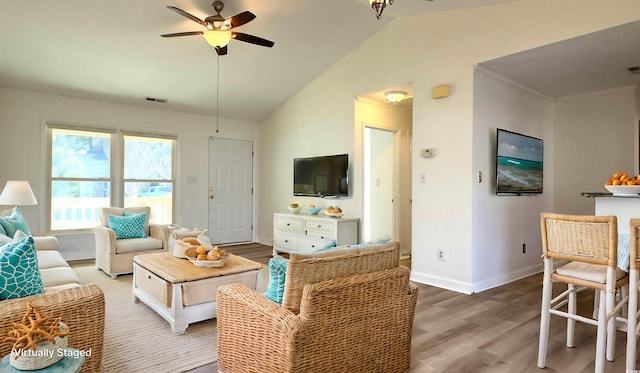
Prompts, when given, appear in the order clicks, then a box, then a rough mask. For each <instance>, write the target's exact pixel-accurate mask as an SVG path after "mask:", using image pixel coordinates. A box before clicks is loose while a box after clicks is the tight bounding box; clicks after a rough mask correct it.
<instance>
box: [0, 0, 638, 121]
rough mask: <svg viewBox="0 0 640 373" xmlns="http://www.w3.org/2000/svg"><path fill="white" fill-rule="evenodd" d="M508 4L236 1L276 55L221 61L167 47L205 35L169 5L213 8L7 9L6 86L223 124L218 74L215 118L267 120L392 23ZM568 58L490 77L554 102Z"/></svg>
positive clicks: (499, 65) (115, 3)
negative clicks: (377, 6)
mask: <svg viewBox="0 0 640 373" xmlns="http://www.w3.org/2000/svg"><path fill="white" fill-rule="evenodd" d="M507 1H514V0H435V1H433V2H429V1H425V0H396V1H395V2H394V4H393V5H391V6H387V8H386V9H385V11H384V14H383V16H382V19H380V20H377V19H376V17H375V14H374V12H373V10H372V9H370V8H369V5H368V1H367V0H323V1H322V2H321V3H318V2H313V1H300V0H278V1H259V0H229V1H227V2H226V3H225V8H224V10H223V11H222V15H223V16H224V17H230V16H232V15H235V14H238V13H240V12H243V11H245V10H249V11H251V12H253V13H254V14H255V15H256V16H257V18H256V19H254V20H253V21H251V22H250V23H247V24H245V25H243V26H241V27H239V28H238V29H237V30H236V31H239V32H243V33H247V34H252V35H255V36H259V37H262V38H265V39H268V40H272V41H274V42H275V46H274V47H273V48H265V47H261V46H256V45H252V44H248V43H243V42H240V41H238V40H232V41H231V42H230V43H229V46H228V55H226V56H221V57H218V56H217V54H216V53H215V51H214V49H213V48H212V47H210V46H209V45H208V44H207V43H206V42H205V41H204V40H203V39H202V38H201V37H199V36H186V37H179V38H162V37H160V35H161V34H166V33H173V32H181V31H199V30H202V26H200V25H198V24H197V23H195V22H193V21H191V20H189V19H187V18H185V17H182V16H180V15H178V14H177V13H175V12H173V11H171V10H169V9H167V6H168V5H172V6H176V7H178V8H181V9H183V10H185V11H187V12H189V13H191V14H193V15H195V16H196V17H199V18H201V19H203V18H205V17H206V16H208V15H213V14H215V11H214V9H213V7H212V5H211V4H212V0H175V1H166V0H161V1H157V0H153V1H152V0H136V1H130V0H109V1H97V0H58V1H51V0H28V1H25V0H2V1H0V41H1V44H0V45H1V47H0V85H2V86H7V87H14V88H21V89H30V90H36V91H42V92H49V93H55V94H61V95H68V96H76V97H84V98H89V99H96V100H102V101H109V102H117V103H126V104H133V105H142V106H149V107H160V108H165V109H168V110H178V111H186V112H193V113H201V114H209V115H215V113H216V109H217V105H216V102H217V84H216V83H217V81H218V74H219V115H220V116H222V117H229V118H237V119H244V120H253V121H259V120H261V119H262V118H264V117H265V116H266V115H268V114H269V113H270V112H272V111H273V110H274V109H275V108H277V107H278V106H279V105H281V104H282V103H283V102H285V101H286V100H287V99H289V98H290V97H291V96H292V95H294V94H295V93H296V92H297V91H298V90H300V89H301V88H302V87H304V86H305V85H306V84H307V83H309V82H310V81H311V80H313V79H314V78H315V77H316V76H318V75H319V74H321V73H322V72H323V71H325V70H326V69H327V68H329V67H330V66H331V65H333V64H335V63H336V62H337V61H338V60H339V59H340V58H341V57H342V56H344V55H345V54H347V53H348V52H349V51H351V50H353V49H354V48H356V47H357V46H358V45H359V44H360V43H362V42H363V41H364V40H366V39H367V38H369V37H370V36H371V35H373V33H375V32H377V31H378V30H380V29H381V28H382V27H384V26H385V25H386V24H388V23H389V22H390V21H391V20H393V19H396V18H401V17H405V16H410V15H415V14H421V13H427V12H441V11H449V10H455V9H459V8H464V7H472V6H486V5H491V4H495V3H502V2H507ZM634 31H635V32H636V34H635V35H639V34H638V32H637V30H635V29H634ZM637 39H638V38H635V39H634V40H627V39H625V41H626V42H631V41H635V42H637V41H638V40H637ZM589 42H593V43H597V42H599V43H604V42H606V39H605V40H601V39H594V40H591V41H589ZM620 44H621V43H620ZM610 47H613V45H610ZM619 47H620V48H622V49H624V48H625V47H624V46H623V45H620V46H619ZM565 48H566V46H565ZM596 48H600V47H598V46H596ZM560 49H561V50H556V51H555V52H553V53H548V54H547V53H546V52H545V53H543V54H542V55H544V56H545V57H548V60H547V62H545V63H542V60H541V59H540V58H538V59H536V60H535V63H531V62H525V61H523V58H524V57H527V56H526V55H521V56H520V57H518V56H511V57H510V59H508V60H506V59H505V60H496V61H491V62H489V63H487V65H486V67H487V68H489V69H492V70H494V71H496V72H498V73H503V72H504V74H505V76H507V77H509V78H510V79H513V80H516V81H519V79H522V83H523V84H525V85H529V84H531V85H533V88H534V89H540V91H541V92H543V93H545V94H548V95H550V96H553V95H554V94H555V93H554V91H553V89H551V88H549V89H547V88H545V87H544V86H542V85H536V84H540V83H541V82H542V81H543V80H545V79H543V78H540V76H542V75H543V74H545V73H547V75H548V72H549V70H553V71H556V70H555V67H559V66H555V65H553V63H552V62H549V61H552V57H557V54H558V53H559V52H561V51H562V48H560ZM590 49H591V50H592V52H593V51H597V50H600V49H594V47H593V45H591V46H590V45H589V44H588V43H586V44H581V45H580V46H579V50H581V51H582V52H587V51H589V50H590ZM638 50H640V48H636V49H635V51H638ZM538 52H540V51H538ZM607 53H609V52H607ZM536 56H538V57H540V56H541V54H539V53H537V54H536ZM529 57H530V56H529ZM627 57H630V58H631V59H634V58H635V59H637V58H636V57H637V56H636V55H634V56H627ZM527 58H528V57H527ZM576 58H581V59H583V60H584V59H585V58H586V57H585V55H584V54H580V55H576ZM624 63H627V62H624ZM636 64H640V61H638V62H637V63H636ZM550 65H553V66H550ZM562 67H563V68H564V70H557V73H558V74H563V76H565V75H567V74H568V73H569V72H571V69H570V68H569V67H568V66H566V64H564V65H563V66H562ZM218 68H219V70H218ZM577 69H578V70H580V69H581V66H578V68H577ZM591 74H592V75H593V74H598V72H591ZM527 77H528V79H525V78H527ZM555 81H556V82H558V79H555ZM636 82H637V81H636ZM557 85H561V84H557ZM563 86H564V87H565V88H567V84H564V85H563ZM554 89H555V90H556V91H560V90H559V87H556V88H554ZM146 97H152V98H157V99H166V100H167V102H166V103H159V102H150V101H147V100H146V99H145V98H146Z"/></svg>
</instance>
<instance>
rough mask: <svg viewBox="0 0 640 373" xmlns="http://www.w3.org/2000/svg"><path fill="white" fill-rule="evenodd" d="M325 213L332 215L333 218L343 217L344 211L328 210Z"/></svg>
mask: <svg viewBox="0 0 640 373" xmlns="http://www.w3.org/2000/svg"><path fill="white" fill-rule="evenodd" d="M324 214H325V215H327V216H330V217H332V218H341V217H342V215H344V212H327V211H324Z"/></svg>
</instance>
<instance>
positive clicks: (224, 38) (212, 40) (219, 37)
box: [202, 30, 231, 47]
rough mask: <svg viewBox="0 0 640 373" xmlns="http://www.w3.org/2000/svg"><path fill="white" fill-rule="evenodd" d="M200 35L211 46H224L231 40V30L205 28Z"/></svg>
mask: <svg viewBox="0 0 640 373" xmlns="http://www.w3.org/2000/svg"><path fill="white" fill-rule="evenodd" d="M202 36H203V37H204V40H206V41H207V43H209V45H211V46H212V47H224V46H225V45H227V44H229V40H231V30H207V31H205V32H204V34H202Z"/></svg>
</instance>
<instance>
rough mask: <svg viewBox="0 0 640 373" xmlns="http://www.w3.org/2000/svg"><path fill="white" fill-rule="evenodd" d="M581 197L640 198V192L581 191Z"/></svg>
mask: <svg viewBox="0 0 640 373" xmlns="http://www.w3.org/2000/svg"><path fill="white" fill-rule="evenodd" d="M580 195H581V196H583V197H588V198H597V197H614V198H640V194H613V193H609V192H582V193H580Z"/></svg>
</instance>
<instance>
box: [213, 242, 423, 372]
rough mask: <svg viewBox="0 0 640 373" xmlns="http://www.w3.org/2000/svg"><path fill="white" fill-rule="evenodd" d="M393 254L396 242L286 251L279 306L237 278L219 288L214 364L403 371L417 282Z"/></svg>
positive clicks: (236, 368)
mask: <svg viewBox="0 0 640 373" xmlns="http://www.w3.org/2000/svg"><path fill="white" fill-rule="evenodd" d="M399 257H400V253H399V246H398V245H397V243H394V244H391V245H377V246H376V247H374V248H372V249H370V248H368V249H348V250H334V252H326V253H318V254H307V255H297V254H292V255H291V257H290V259H289V265H288V268H287V276H286V284H285V295H284V300H283V304H282V305H279V304H277V303H274V302H272V301H271V300H269V299H267V298H266V297H264V296H263V295H262V294H259V293H257V292H256V291H254V290H252V289H249V288H247V287H245V286H242V285H238V284H231V285H226V286H223V287H221V288H220V289H219V290H218V293H217V306H218V321H217V323H218V369H219V370H220V372H223V373H240V372H242V373H250V372H260V373H268V372H271V373H284V372H300V373H302V372H304V373H314V372H318V373H321V372H322V373H324V372H332V373H337V372H345V373H346V372H348V373H354V372H355V373H357V372H363V373H364V372H366V373H370V372H394V373H401V372H409V368H410V364H411V334H412V326H413V317H414V312H415V306H416V299H417V296H418V289H417V287H416V286H415V285H414V284H412V283H410V282H409V270H408V269H407V268H406V267H399V266H398V261H399ZM309 278H312V279H313V280H312V281H307V279H309ZM316 280H317V281H316ZM298 310H299V311H298Z"/></svg>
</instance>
